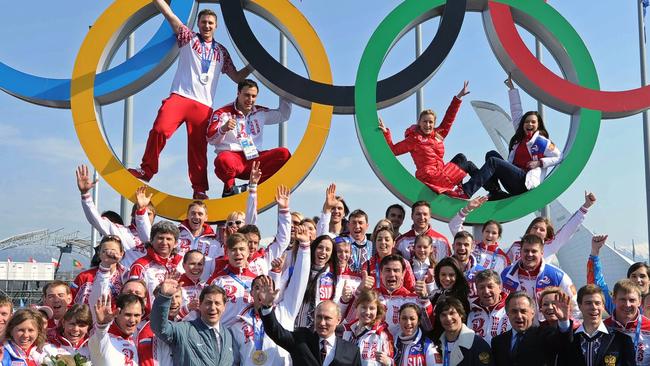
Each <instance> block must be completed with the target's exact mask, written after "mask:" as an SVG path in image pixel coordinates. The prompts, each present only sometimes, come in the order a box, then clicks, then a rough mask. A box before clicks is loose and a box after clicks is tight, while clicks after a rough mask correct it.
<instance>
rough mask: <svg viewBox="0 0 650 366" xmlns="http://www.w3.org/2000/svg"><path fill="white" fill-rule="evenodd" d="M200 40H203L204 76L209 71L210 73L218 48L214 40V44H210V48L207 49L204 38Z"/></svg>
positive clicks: (202, 65) (202, 63) (202, 69)
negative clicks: (215, 51)
mask: <svg viewBox="0 0 650 366" xmlns="http://www.w3.org/2000/svg"><path fill="white" fill-rule="evenodd" d="M199 38H200V39H201V72H202V73H203V74H207V73H208V71H210V65H211V64H212V60H213V59H214V50H215V49H216V48H217V47H216V42H215V40H214V39H213V40H212V43H211V44H210V48H207V47H206V46H205V41H204V40H203V38H201V37H199Z"/></svg>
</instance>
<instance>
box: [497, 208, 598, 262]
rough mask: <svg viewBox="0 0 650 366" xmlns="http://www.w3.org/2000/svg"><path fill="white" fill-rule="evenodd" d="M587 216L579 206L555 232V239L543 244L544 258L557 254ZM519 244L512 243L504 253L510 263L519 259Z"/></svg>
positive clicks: (585, 211) (585, 210) (517, 242)
mask: <svg viewBox="0 0 650 366" xmlns="http://www.w3.org/2000/svg"><path fill="white" fill-rule="evenodd" d="M586 214H587V209H586V208H584V207H582V206H580V208H579V209H578V211H576V212H575V213H574V214H573V215H571V217H570V218H569V220H567V222H566V223H564V225H562V227H561V228H560V230H558V231H556V232H555V237H554V238H552V239H551V240H547V241H546V242H545V243H544V258H549V257H550V256H552V255H553V254H555V253H557V252H558V251H559V250H560V249H561V248H562V247H563V246H564V244H566V243H568V242H569V240H571V238H572V237H573V234H575V233H576V231H577V230H578V228H579V227H580V225H581V224H582V222H583V221H585V215H586ZM520 252H521V242H519V241H516V242H514V243H512V246H510V249H508V252H507V253H506V254H507V255H508V258H510V261H511V262H512V263H514V262H515V261H518V260H519V258H521V254H520Z"/></svg>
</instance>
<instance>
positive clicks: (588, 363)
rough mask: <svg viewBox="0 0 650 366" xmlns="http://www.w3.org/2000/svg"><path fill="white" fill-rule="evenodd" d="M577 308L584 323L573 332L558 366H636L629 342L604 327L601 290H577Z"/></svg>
mask: <svg viewBox="0 0 650 366" xmlns="http://www.w3.org/2000/svg"><path fill="white" fill-rule="evenodd" d="M578 307H579V308H580V312H581V313H582V318H583V323H582V325H581V326H580V328H578V329H576V331H575V332H574V334H573V339H572V342H571V344H570V345H569V346H568V347H567V349H566V350H565V351H564V352H561V353H560V356H559V358H558V365H560V366H563V365H567V366H574V365H575V366H583V365H584V366H632V365H635V364H636V362H635V354H634V343H633V342H632V338H630V337H628V336H627V335H625V334H623V333H621V332H619V331H617V330H614V329H612V328H608V327H607V326H605V324H604V323H603V314H604V313H605V296H603V291H602V290H601V289H600V287H598V286H596V285H586V286H583V287H582V288H581V289H580V290H578Z"/></svg>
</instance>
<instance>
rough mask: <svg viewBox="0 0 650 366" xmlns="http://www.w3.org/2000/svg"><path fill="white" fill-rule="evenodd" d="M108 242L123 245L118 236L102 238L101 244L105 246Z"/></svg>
mask: <svg viewBox="0 0 650 366" xmlns="http://www.w3.org/2000/svg"><path fill="white" fill-rule="evenodd" d="M107 241H116V242H118V243H120V244H122V239H120V237H119V236H117V235H105V236H104V237H103V238H102V240H101V241H100V242H99V244H104V243H106V242H107Z"/></svg>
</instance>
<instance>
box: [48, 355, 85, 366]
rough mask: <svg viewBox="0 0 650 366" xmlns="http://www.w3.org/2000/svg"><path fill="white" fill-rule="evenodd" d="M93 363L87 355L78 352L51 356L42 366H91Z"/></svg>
mask: <svg viewBox="0 0 650 366" xmlns="http://www.w3.org/2000/svg"><path fill="white" fill-rule="evenodd" d="M91 365H92V363H91V362H90V360H88V359H87V358H86V357H84V356H82V355H80V354H78V353H77V354H76V355H74V356H71V355H57V356H50V357H48V358H47V359H45V360H44V361H43V363H42V364H41V366H91Z"/></svg>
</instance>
